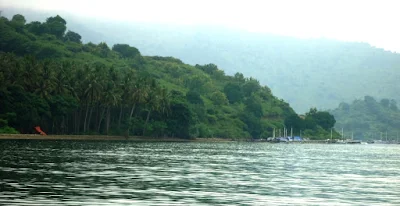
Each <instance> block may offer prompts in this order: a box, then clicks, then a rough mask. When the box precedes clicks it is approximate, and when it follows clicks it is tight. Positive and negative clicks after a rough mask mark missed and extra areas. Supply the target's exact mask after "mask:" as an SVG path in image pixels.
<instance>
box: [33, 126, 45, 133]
mask: <svg viewBox="0 0 400 206" xmlns="http://www.w3.org/2000/svg"><path fill="white" fill-rule="evenodd" d="M35 130H36V131H37V132H39V134H41V135H47V134H46V133H44V132H43V131H42V130H41V129H40V127H39V126H36V127H35Z"/></svg>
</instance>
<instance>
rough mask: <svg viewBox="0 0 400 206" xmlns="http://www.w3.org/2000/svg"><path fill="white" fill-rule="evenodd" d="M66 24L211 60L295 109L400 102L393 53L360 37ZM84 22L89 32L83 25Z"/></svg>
mask: <svg viewBox="0 0 400 206" xmlns="http://www.w3.org/2000/svg"><path fill="white" fill-rule="evenodd" d="M82 24H83V23H77V22H73V23H71V27H73V28H74V29H76V30H77V31H79V32H80V31H82V32H83V34H84V36H85V39H86V41H92V42H97V43H100V42H101V41H105V42H107V43H119V42H125V43H129V44H134V45H135V46H136V47H137V48H139V49H140V51H141V52H142V53H143V54H145V55H162V56H174V57H177V58H179V59H182V60H183V61H184V62H187V63H189V64H193V65H194V64H207V63H209V62H213V63H215V64H217V65H218V66H219V67H220V68H222V69H223V70H224V71H225V72H226V73H227V74H230V75H233V74H235V73H236V72H240V73H243V74H244V75H246V76H250V77H255V78H257V79H258V80H259V81H260V83H261V84H262V85H268V87H270V88H271V89H272V91H274V94H275V95H276V96H277V97H279V98H282V99H285V101H287V102H288V103H289V104H290V105H291V106H292V107H293V108H294V109H295V111H297V112H299V113H304V112H306V111H308V109H309V108H310V107H317V108H319V109H332V108H335V107H336V106H337V105H338V104H339V103H340V102H351V101H353V100H354V99H357V98H363V97H364V96H367V95H370V96H374V97H376V98H386V97H390V98H393V99H395V100H396V101H400V95H399V93H398V91H399V90H400V84H398V83H397V81H398V79H400V73H399V72H398V71H399V69H400V55H399V54H397V53H392V52H389V51H385V50H383V49H380V48H375V47H372V46H370V45H369V44H367V43H359V42H341V41H336V40H329V39H298V38H293V37H284V36H277V35H268V34H257V33H250V32H244V31H240V30H232V29H228V28H218V27H210V26H199V27H195V26H192V27H183V26H163V25H145V24H139V23H137V24H127V23H118V22H112V23H111V22H108V23H107V22H105V23H104V24H99V23H97V24H96V23H94V22H93V21H91V20H87V21H86V22H85V23H84V25H82ZM266 26H267V25H266ZM89 28H90V30H89Z"/></svg>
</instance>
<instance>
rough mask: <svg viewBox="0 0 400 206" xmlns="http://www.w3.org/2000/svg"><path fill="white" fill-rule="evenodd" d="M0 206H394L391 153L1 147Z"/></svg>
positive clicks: (396, 159)
mask: <svg viewBox="0 0 400 206" xmlns="http://www.w3.org/2000/svg"><path fill="white" fill-rule="evenodd" d="M0 177H1V179H0V204H6V205H13V204H15V205H27V204H36V205H46V204H48V205H60V204H66V205H102V204H111V205H124V204H125V205H157V204H164V205H171V204H172V205H218V204H230V205H234V204H241V205H274V204H275V205H281V204H298V205H304V204H308V205H309V204H314V205H354V204H359V205H374V204H375V205H376V204H379V205H381V204H385V205H390V204H393V205H400V198H399V197H400V147H399V146H398V145H322V144H321V145H317V144H316V145H311V144H307V145H301V144H294V145H291V144H268V143H135V142H109V141H104V142H99V141H97V142H95V141H93V142H91V141H34V140H33V141H32V140H31V141H28V140H18V141H10V140H8V141H5V140H2V141H0Z"/></svg>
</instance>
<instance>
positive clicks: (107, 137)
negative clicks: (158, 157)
mask: <svg viewBox="0 0 400 206" xmlns="http://www.w3.org/2000/svg"><path fill="white" fill-rule="evenodd" d="M0 140H107V141H114V140H118V141H133V142H234V141H233V140H230V139H222V138H194V139H183V138H176V137H174V138H172V137H158V138H157V137H141V136H130V137H123V136H113V135H39V134H0Z"/></svg>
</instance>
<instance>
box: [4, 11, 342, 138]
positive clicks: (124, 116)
mask: <svg viewBox="0 0 400 206" xmlns="http://www.w3.org/2000/svg"><path fill="white" fill-rule="evenodd" d="M0 45H1V51H0V82H1V84H0V133H22V134H32V133H35V132H36V131H35V130H34V127H36V126H40V128H41V130H43V132H45V133H47V134H48V135H49V136H47V137H42V138H51V137H53V135H78V136H77V138H78V137H79V136H80V135H95V136H96V137H97V136H99V135H105V136H122V137H118V138H121V139H123V138H125V137H127V136H129V137H130V136H134V137H137V136H142V137H151V138H162V137H171V138H186V139H193V138H214V137H218V138H226V139H259V138H268V137H271V136H272V132H273V130H274V129H283V128H291V129H293V133H294V134H299V133H302V134H303V136H307V137H310V138H315V139H318V138H322V137H326V136H328V135H329V134H330V130H331V128H333V126H334V124H335V119H334V117H333V116H332V115H331V114H329V113H328V112H325V111H317V110H316V109H313V108H312V109H310V111H309V112H307V113H306V114H305V115H303V116H299V115H298V114H296V112H295V111H294V110H293V109H292V107H291V106H290V105H289V104H288V103H287V102H285V101H284V100H282V99H279V98H277V97H276V96H274V95H273V94H272V91H271V90H270V88H269V87H268V86H263V85H260V83H259V81H258V80H256V79H254V78H252V77H249V78H247V77H244V75H243V74H241V73H236V74H235V75H233V76H230V75H226V74H225V73H224V71H223V70H221V69H220V68H218V67H217V66H216V65H214V64H206V65H195V66H192V65H188V64H185V63H183V62H182V61H181V60H179V59H176V58H173V57H159V56H143V55H141V53H140V51H139V50H138V49H137V48H135V47H132V46H130V45H127V44H115V45H113V46H112V47H111V48H110V47H109V46H108V45H107V44H106V43H104V42H103V43H99V44H93V43H91V42H89V43H82V41H81V36H80V35H79V34H78V33H76V32H73V31H69V30H67V22H66V20H64V19H63V18H62V17H60V16H58V15H57V16H54V17H49V18H47V20H46V21H45V22H37V21H35V22H29V23H28V22H26V20H25V17H24V16H23V15H20V14H16V15H14V16H13V17H12V18H11V19H7V18H5V17H0ZM249 69H250V68H249ZM334 135H337V133H336V132H334ZM54 137H56V136H54ZM60 137H62V136H60ZM66 137H70V136H66ZM71 138H72V137H71Z"/></svg>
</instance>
